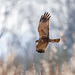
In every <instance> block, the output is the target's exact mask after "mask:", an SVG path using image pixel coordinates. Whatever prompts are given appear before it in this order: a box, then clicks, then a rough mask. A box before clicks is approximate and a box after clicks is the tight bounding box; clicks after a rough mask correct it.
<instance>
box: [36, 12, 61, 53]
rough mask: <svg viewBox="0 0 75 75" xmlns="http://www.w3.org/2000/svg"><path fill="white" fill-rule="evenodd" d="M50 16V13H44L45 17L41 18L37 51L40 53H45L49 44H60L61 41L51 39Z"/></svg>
mask: <svg viewBox="0 0 75 75" xmlns="http://www.w3.org/2000/svg"><path fill="white" fill-rule="evenodd" d="M50 17H51V16H50V14H48V12H47V13H46V12H45V13H44V15H42V16H41V18H40V23H39V27H38V32H39V40H37V41H36V42H37V43H38V44H37V46H36V51H38V52H39V53H44V52H45V50H46V48H47V46H48V44H49V42H52V43H59V41H60V39H50V38H49V20H50Z"/></svg>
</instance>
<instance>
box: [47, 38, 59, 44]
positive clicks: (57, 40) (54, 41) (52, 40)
mask: <svg viewBox="0 0 75 75" xmlns="http://www.w3.org/2000/svg"><path fill="white" fill-rule="evenodd" d="M48 41H49V42H52V43H59V42H60V38H59V39H49V40H48Z"/></svg>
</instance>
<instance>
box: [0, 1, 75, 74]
mask: <svg viewBox="0 0 75 75" xmlns="http://www.w3.org/2000/svg"><path fill="white" fill-rule="evenodd" d="M44 12H49V13H50V14H51V19H50V38H61V42H60V43H59V44H56V43H50V44H49V45H48V48H47V50H46V53H43V54H40V53H38V52H36V45H37V43H35V41H36V40H37V39H39V34H38V25H39V20H40V17H41V15H42V14H44ZM52 50H53V53H54V56H53V59H54V61H55V62H56V61H58V60H59V61H60V63H61V64H62V63H63V62H64V61H66V62H67V63H69V64H70V65H71V67H72V63H73V67H74V68H75V64H74V61H75V56H74V55H75V0H0V59H1V60H4V62H5V60H6V58H7V56H9V57H10V59H12V61H13V59H14V58H15V62H16V63H20V64H24V66H25V70H26V69H27V68H28V67H29V66H30V65H31V64H33V63H34V65H35V68H36V70H37V71H38V74H36V75H39V73H40V69H38V68H39V67H40V66H39V64H40V62H41V61H42V62H43V60H44V61H46V62H48V61H49V60H50V59H51V56H52V53H51V51H52ZM10 53H11V54H10ZM13 54H14V56H15V57H14V58H11V56H12V57H13ZM71 58H73V60H72V61H73V62H72V63H71ZM7 62H8V61H7ZM74 71H75V69H74ZM64 75H65V74H64ZM68 75H69V74H68Z"/></svg>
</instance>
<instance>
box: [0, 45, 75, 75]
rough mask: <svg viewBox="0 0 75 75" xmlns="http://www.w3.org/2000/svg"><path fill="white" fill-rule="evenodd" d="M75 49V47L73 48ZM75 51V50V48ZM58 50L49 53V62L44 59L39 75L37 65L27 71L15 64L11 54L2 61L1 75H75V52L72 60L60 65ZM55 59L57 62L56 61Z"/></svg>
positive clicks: (31, 66)
mask: <svg viewBox="0 0 75 75" xmlns="http://www.w3.org/2000/svg"><path fill="white" fill-rule="evenodd" d="M73 48H74V46H73ZM74 49H75V48H74ZM56 52H57V49H56V48H55V47H54V46H52V48H51V50H50V53H49V61H47V60H44V59H42V60H41V61H40V64H39V66H40V67H39V68H38V69H39V73H38V72H37V70H36V67H35V65H36V64H35V63H31V64H30V65H28V67H27V68H26V69H25V67H24V65H23V64H22V65H21V64H19V63H18V64H17V66H16V65H15V64H14V62H15V55H14V53H13V52H10V53H9V54H8V55H7V56H6V57H5V59H4V60H1V61H0V75H75V51H74V54H73V56H72V57H71V59H70V60H69V61H68V62H66V61H65V60H64V62H63V63H62V64H61V65H60V60H59V59H58V58H57V57H56V56H55V53H56ZM54 58H55V59H57V61H56V62H55V61H54Z"/></svg>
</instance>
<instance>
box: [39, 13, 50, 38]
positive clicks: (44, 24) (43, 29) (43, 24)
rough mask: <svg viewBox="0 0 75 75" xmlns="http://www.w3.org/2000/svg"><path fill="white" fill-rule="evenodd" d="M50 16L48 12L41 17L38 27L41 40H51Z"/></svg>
mask: <svg viewBox="0 0 75 75" xmlns="http://www.w3.org/2000/svg"><path fill="white" fill-rule="evenodd" d="M50 17H51V16H50V14H48V12H47V13H46V12H45V13H44V15H42V16H41V18H40V23H39V27H38V32H39V38H43V37H46V38H49V20H50Z"/></svg>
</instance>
